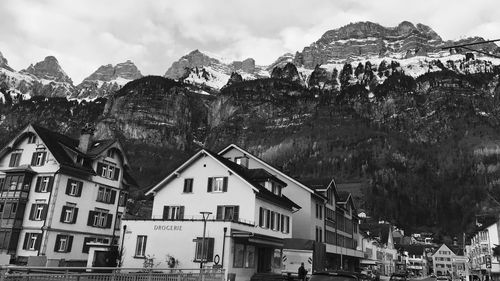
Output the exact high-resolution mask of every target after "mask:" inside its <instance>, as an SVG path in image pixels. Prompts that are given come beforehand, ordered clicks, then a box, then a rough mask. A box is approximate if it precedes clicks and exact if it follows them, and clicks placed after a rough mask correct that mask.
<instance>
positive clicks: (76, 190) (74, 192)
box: [66, 179, 83, 197]
mask: <svg viewBox="0 0 500 281" xmlns="http://www.w3.org/2000/svg"><path fill="white" fill-rule="evenodd" d="M82 188H83V182H81V181H77V180H74V179H68V182H67V183H66V194H67V195H69V196H74V197H80V196H82Z"/></svg>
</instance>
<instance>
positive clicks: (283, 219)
mask: <svg viewBox="0 0 500 281" xmlns="http://www.w3.org/2000/svg"><path fill="white" fill-rule="evenodd" d="M285 217H286V216H285V215H281V231H282V232H285Z"/></svg>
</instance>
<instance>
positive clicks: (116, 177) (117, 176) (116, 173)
mask: <svg viewBox="0 0 500 281" xmlns="http://www.w3.org/2000/svg"><path fill="white" fill-rule="evenodd" d="M119 178H120V168H116V167H115V175H114V176H113V180H115V181H117V180H118V179H119Z"/></svg>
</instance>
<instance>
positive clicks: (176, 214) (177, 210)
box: [163, 206, 184, 220]
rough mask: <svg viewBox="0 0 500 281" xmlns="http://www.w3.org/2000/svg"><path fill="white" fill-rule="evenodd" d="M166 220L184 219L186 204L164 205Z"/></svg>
mask: <svg viewBox="0 0 500 281" xmlns="http://www.w3.org/2000/svg"><path fill="white" fill-rule="evenodd" d="M163 219H164V220H182V219H184V206H163Z"/></svg>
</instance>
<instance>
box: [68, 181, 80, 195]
mask: <svg viewBox="0 0 500 281" xmlns="http://www.w3.org/2000/svg"><path fill="white" fill-rule="evenodd" d="M77 194H78V182H75V181H73V182H71V187H70V189H69V195H71V196H76V195H77Z"/></svg>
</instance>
